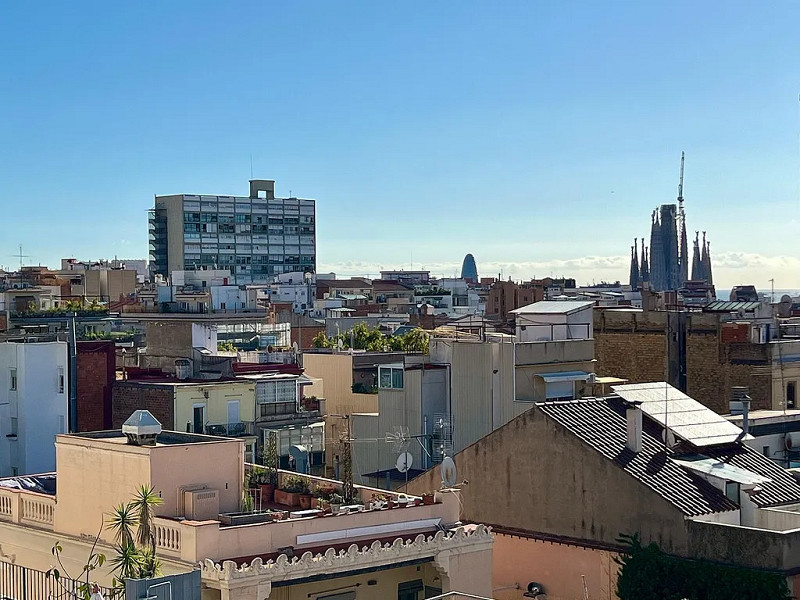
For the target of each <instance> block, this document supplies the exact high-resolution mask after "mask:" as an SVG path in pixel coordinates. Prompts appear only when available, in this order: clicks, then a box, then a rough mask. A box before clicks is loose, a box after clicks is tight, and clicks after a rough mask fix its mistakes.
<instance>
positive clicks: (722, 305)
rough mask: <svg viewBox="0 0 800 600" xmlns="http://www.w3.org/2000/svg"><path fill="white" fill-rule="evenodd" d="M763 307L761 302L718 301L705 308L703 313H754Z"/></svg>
mask: <svg viewBox="0 0 800 600" xmlns="http://www.w3.org/2000/svg"><path fill="white" fill-rule="evenodd" d="M759 306H761V302H744V301H738V302H737V301H729V300H716V301H714V302H710V303H709V304H706V305H705V306H704V307H703V312H739V311H740V310H743V311H747V312H752V311H754V310H756V309H757V308H758V307H759Z"/></svg>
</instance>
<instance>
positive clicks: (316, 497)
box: [311, 484, 336, 508]
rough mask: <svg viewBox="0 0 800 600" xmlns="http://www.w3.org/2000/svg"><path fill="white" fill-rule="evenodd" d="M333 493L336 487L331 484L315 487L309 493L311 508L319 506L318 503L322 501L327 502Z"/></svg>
mask: <svg viewBox="0 0 800 600" xmlns="http://www.w3.org/2000/svg"><path fill="white" fill-rule="evenodd" d="M334 493H336V488H335V487H334V486H333V485H331V484H325V485H321V486H319V487H317V489H315V490H314V492H313V493H312V494H311V508H320V504H322V503H323V502H326V503H329V502H330V499H331V496H333V494H334Z"/></svg>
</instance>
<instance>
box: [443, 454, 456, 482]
mask: <svg viewBox="0 0 800 600" xmlns="http://www.w3.org/2000/svg"><path fill="white" fill-rule="evenodd" d="M441 471H442V486H443V487H453V486H455V484H456V463H455V462H453V459H452V458H450V457H449V456H445V457H444V460H443V461H442V466H441Z"/></svg>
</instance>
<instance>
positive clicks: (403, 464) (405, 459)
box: [395, 452, 414, 473]
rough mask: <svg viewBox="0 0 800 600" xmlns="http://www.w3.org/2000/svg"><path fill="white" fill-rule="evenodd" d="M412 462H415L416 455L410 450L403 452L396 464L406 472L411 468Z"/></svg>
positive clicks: (398, 468) (399, 469)
mask: <svg viewBox="0 0 800 600" xmlns="http://www.w3.org/2000/svg"><path fill="white" fill-rule="evenodd" d="M412 464H414V457H413V456H411V453H410V452H403V453H402V454H400V456H398V457H397V462H396V463H395V466H396V467H397V470H398V471H400V472H401V473H405V472H407V471H408V470H409V469H410V468H411V465H412Z"/></svg>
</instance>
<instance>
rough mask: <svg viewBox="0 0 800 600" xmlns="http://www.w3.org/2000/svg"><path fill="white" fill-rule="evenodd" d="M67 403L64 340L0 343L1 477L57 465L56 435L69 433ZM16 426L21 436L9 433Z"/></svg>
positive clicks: (53, 468) (34, 471) (47, 469)
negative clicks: (13, 381) (13, 374)
mask: <svg viewBox="0 0 800 600" xmlns="http://www.w3.org/2000/svg"><path fill="white" fill-rule="evenodd" d="M11 369H16V379H17V385H16V387H17V389H16V390H11V389H10V388H11ZM61 374H63V388H62V387H60V381H59V379H60V375H61ZM68 402H69V360H68V352H67V344H66V342H31V343H16V342H4V343H0V477H2V476H10V475H13V474H14V469H16V472H17V474H20V475H23V474H32V473H43V472H48V471H53V470H55V466H56V462H55V461H56V454H55V436H56V434H57V433H66V432H67V427H68V422H69V409H68ZM12 419H15V420H16V421H13V420H12ZM15 423H16V425H15ZM14 429H16V433H17V437H16V438H14V437H8V436H9V435H11V434H12V433H14Z"/></svg>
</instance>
